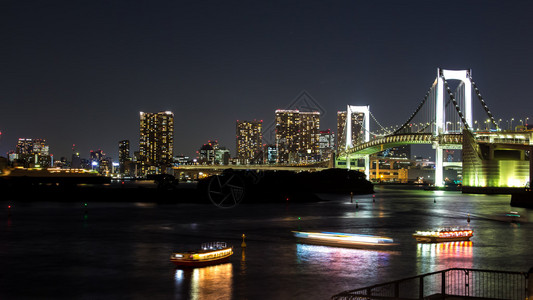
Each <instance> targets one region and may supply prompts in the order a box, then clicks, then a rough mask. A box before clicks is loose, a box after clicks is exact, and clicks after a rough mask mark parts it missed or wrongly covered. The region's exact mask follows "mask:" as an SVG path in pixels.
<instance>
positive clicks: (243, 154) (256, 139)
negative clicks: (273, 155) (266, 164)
mask: <svg viewBox="0 0 533 300" xmlns="http://www.w3.org/2000/svg"><path fill="white" fill-rule="evenodd" d="M262 126H263V120H261V121H257V120H253V121H239V120H237V128H236V139H237V147H236V149H237V160H238V162H239V163H240V164H257V163H261V160H262V156H263V155H262V142H263V133H262Z"/></svg>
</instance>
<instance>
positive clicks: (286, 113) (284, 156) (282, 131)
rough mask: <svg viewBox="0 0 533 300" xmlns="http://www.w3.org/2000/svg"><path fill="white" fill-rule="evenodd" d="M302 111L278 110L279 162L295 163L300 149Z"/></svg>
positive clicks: (277, 140)
mask: <svg viewBox="0 0 533 300" xmlns="http://www.w3.org/2000/svg"><path fill="white" fill-rule="evenodd" d="M299 130H300V112H299V111H298V110H285V109H278V110H276V149H278V161H277V162H278V163H295V162H297V160H298V150H299V149H300V144H299V135H298V132H299Z"/></svg>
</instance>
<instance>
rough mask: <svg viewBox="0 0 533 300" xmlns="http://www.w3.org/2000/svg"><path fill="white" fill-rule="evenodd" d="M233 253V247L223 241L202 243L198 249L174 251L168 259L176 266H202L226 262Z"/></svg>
mask: <svg viewBox="0 0 533 300" xmlns="http://www.w3.org/2000/svg"><path fill="white" fill-rule="evenodd" d="M231 255H233V247H232V246H228V245H227V244H226V243H225V242H211V243H203V244H202V246H201V248H200V249H198V250H191V251H186V252H175V253H172V255H170V261H171V262H173V263H174V264H175V265H176V266H178V267H203V266H210V265H216V264H221V263H225V262H227V261H228V260H229V259H230V257H231Z"/></svg>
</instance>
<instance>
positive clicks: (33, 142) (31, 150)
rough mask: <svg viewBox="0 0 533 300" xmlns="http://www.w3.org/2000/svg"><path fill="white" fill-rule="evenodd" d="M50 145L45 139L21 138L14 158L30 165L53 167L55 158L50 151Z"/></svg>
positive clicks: (26, 166) (25, 164)
mask: <svg viewBox="0 0 533 300" xmlns="http://www.w3.org/2000/svg"><path fill="white" fill-rule="evenodd" d="M49 150H50V147H49V146H48V145H47V144H46V141H45V140H44V139H25V138H19V140H18V142H17V146H16V150H15V155H13V156H12V159H14V160H16V161H17V162H18V163H20V164H22V165H23V166H24V167H25V168H29V167H37V168H38V167H52V165H53V160H52V156H51V155H50V153H49Z"/></svg>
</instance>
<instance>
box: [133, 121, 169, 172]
mask: <svg viewBox="0 0 533 300" xmlns="http://www.w3.org/2000/svg"><path fill="white" fill-rule="evenodd" d="M173 151H174V114H173V113H172V112H170V111H165V112H159V113H145V112H141V113H140V139H139V156H140V157H139V160H140V164H141V174H142V175H146V174H159V173H165V171H166V170H165V169H166V168H167V167H170V166H171V164H172V157H173Z"/></svg>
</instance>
